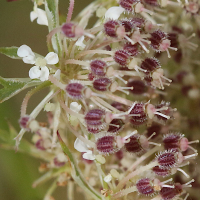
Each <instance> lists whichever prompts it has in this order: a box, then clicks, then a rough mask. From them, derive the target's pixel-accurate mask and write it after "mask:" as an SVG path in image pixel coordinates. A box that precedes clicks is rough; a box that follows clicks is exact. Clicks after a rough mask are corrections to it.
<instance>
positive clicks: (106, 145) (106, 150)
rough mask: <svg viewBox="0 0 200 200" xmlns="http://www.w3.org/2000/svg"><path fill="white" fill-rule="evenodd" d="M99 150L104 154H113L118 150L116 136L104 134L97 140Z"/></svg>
mask: <svg viewBox="0 0 200 200" xmlns="http://www.w3.org/2000/svg"><path fill="white" fill-rule="evenodd" d="M96 146H97V150H98V151H99V152H100V153H102V154H112V153H115V152H116V151H118V150H119V149H118V148H117V147H116V142H115V137H114V136H104V137H102V138H99V139H98V140H97V142H96Z"/></svg>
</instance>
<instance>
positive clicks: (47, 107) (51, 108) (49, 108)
mask: <svg viewBox="0 0 200 200" xmlns="http://www.w3.org/2000/svg"><path fill="white" fill-rule="evenodd" d="M55 107H56V106H55V103H50V102H49V103H47V104H46V105H45V106H44V111H46V112H50V111H54V110H55Z"/></svg>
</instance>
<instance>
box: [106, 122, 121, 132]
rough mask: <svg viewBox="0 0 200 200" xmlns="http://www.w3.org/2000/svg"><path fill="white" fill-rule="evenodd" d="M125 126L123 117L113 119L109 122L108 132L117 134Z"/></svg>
mask: <svg viewBox="0 0 200 200" xmlns="http://www.w3.org/2000/svg"><path fill="white" fill-rule="evenodd" d="M123 126H124V122H123V121H122V120H121V119H113V120H112V121H111V122H110V124H109V127H108V131H107V132H109V133H114V134H117V133H118V132H119V131H121V130H122V128H123Z"/></svg>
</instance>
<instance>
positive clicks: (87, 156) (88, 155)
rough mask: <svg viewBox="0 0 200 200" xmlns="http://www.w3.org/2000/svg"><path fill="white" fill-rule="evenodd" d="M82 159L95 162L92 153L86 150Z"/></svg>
mask: <svg viewBox="0 0 200 200" xmlns="http://www.w3.org/2000/svg"><path fill="white" fill-rule="evenodd" d="M83 158H85V159H87V160H95V156H94V155H93V154H92V151H90V150H88V151H87V152H86V153H84V154H83Z"/></svg>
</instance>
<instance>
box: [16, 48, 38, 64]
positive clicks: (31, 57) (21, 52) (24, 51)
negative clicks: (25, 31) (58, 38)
mask: <svg viewBox="0 0 200 200" xmlns="http://www.w3.org/2000/svg"><path fill="white" fill-rule="evenodd" d="M17 55H18V56H19V57H21V58H23V61H24V63H27V64H34V63H35V54H34V53H33V52H32V50H31V48H30V47H29V46H27V45H25V44H24V45H22V46H20V47H19V48H18V50H17Z"/></svg>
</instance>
